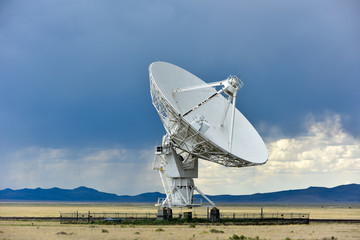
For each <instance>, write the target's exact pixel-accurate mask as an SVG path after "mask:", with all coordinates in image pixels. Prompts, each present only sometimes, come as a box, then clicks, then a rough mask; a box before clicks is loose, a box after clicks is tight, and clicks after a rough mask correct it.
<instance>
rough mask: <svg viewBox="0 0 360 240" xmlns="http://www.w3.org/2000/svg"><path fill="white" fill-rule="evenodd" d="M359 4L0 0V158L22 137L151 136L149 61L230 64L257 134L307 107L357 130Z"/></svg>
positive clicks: (138, 143)
mask: <svg viewBox="0 0 360 240" xmlns="http://www.w3.org/2000/svg"><path fill="white" fill-rule="evenodd" d="M359 10H360V5H359V3H358V1H315V2H314V1H291V2H290V1H167V0H166V1H165V0H159V1H101V2H100V1H1V3H0V153H2V155H1V154H0V155H1V156H2V157H1V159H0V161H1V162H3V163H5V162H6V161H7V160H6V159H7V158H6V157H4V156H6V155H7V154H10V155H11V156H12V159H15V157H14V156H15V155H16V154H15V155H14V153H16V152H19V151H22V149H29V148H31V147H35V149H42V148H45V149H68V148H74V149H76V148H79V149H83V148H88V147H90V148H91V147H94V148H96V149H97V148H104V149H112V148H116V147H117V146H121V147H122V148H133V149H134V148H135V149H149V148H151V147H152V146H153V145H156V144H159V143H160V141H161V137H162V135H163V134H164V133H165V131H164V129H163V127H162V125H161V122H160V120H159V117H158V116H157V114H156V111H155V110H154V109H153V107H152V105H151V99H150V94H149V84H148V69H147V68H148V66H149V64H150V63H151V62H153V61H157V60H162V61H169V62H171V63H174V64H176V65H179V66H181V67H183V68H185V69H187V70H189V71H190V72H193V73H194V74H195V75H197V76H199V77H200V78H202V79H204V80H205V81H207V82H211V81H218V80H221V79H224V78H226V77H227V76H228V75H229V74H238V75H240V77H242V79H243V80H244V82H245V86H244V88H243V89H241V91H240V92H239V97H238V103H237V106H238V108H239V110H240V111H242V112H243V113H244V115H245V116H246V117H247V118H248V119H249V120H250V122H252V123H253V124H254V125H255V126H256V127H257V128H258V129H259V130H260V131H261V134H262V135H263V136H265V137H275V138H276V137H278V136H275V135H279V136H280V135H281V136H286V137H296V136H298V135H299V134H301V133H304V132H305V133H306V132H307V130H306V128H304V127H303V126H304V124H303V123H302V122H303V121H305V119H306V116H308V114H313V115H314V116H320V118H321V116H323V115H324V114H325V115H326V114H327V113H328V112H330V113H333V114H338V115H339V116H341V119H342V126H343V127H344V131H346V132H349V133H350V134H351V136H355V137H357V136H359V134H360V125H359V124H360V108H359V102H360V94H359V93H358V91H359V89H360V83H359V76H360V28H359V22H360V15H359ZM74 151H75V150H74ZM75 152H76V151H75ZM20 160H21V159H20ZM20 160H19V161H20ZM35 160H36V159H35ZM35 160H34V161H35ZM14 161H15V160H14ZM24 161H25V160H24ZM134 161H137V160H136V159H134ZM35 162H36V161H35ZM4 181H5V180H4Z"/></svg>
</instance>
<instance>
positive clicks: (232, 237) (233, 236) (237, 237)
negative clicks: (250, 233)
mask: <svg viewBox="0 0 360 240" xmlns="http://www.w3.org/2000/svg"><path fill="white" fill-rule="evenodd" d="M229 239H230V240H235V239H240V237H239V236H238V235H236V234H233V235H232V236H231V237H229Z"/></svg>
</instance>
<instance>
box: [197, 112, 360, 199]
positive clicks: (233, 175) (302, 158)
mask: <svg viewBox="0 0 360 240" xmlns="http://www.w3.org/2000/svg"><path fill="white" fill-rule="evenodd" d="M264 126H266V124H264ZM305 126H306V132H305V133H304V134H301V135H300V136H297V137H294V138H281V139H277V140H273V141H271V142H269V143H267V148H268V151H269V160H268V162H267V163H266V164H265V165H263V166H258V167H251V168H243V169H234V168H226V167H222V166H220V165H216V164H213V163H210V162H206V161H203V162H202V163H201V168H200V178H199V179H198V180H197V183H198V184H199V187H200V188H203V189H204V191H205V189H206V190H207V191H205V192H207V193H211V194H218V193H232V194H245V193H255V192H269V191H279V190H284V189H296V188H306V187H309V186H314V185H317V186H327V187H333V186H336V185H340V184H347V183H353V182H356V183H359V182H360V139H357V138H355V137H354V136H352V135H351V134H349V133H347V132H345V131H344V129H343V127H342V124H341V117H340V115H337V114H326V115H325V116H323V117H322V119H320V120H317V119H316V117H315V116H313V115H309V116H308V117H307V118H306V121H305Z"/></svg>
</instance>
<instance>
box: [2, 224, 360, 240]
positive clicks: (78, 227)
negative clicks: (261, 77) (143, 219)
mask: <svg viewBox="0 0 360 240" xmlns="http://www.w3.org/2000/svg"><path fill="white" fill-rule="evenodd" d="M212 229H215V230H217V231H219V232H217V233H215V232H214V230H212ZM234 234H236V235H237V236H239V237H240V238H241V236H244V237H246V238H248V239H339V240H340V239H354V240H359V239H360V224H323V223H322V224H320V223H317V224H309V225H275V226H271V225H270V226H269V225H268V226H223V225H196V227H195V228H193V227H190V225H180V226H132V225H125V226H124V225H87V224H75V225H71V224H60V223H58V222H27V221H0V239H154V240H155V239H156V240H158V239H229V238H230V237H232V236H234ZM243 239H245V238H243Z"/></svg>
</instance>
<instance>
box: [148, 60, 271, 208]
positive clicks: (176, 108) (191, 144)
mask: <svg viewBox="0 0 360 240" xmlns="http://www.w3.org/2000/svg"><path fill="white" fill-rule="evenodd" d="M149 76H150V92H151V97H152V102H153V105H154V107H155V108H156V110H157V112H158V114H159V116H160V118H161V120H162V122H163V125H164V127H165V130H166V135H165V136H164V137H163V141H162V146H160V147H157V149H156V152H155V156H156V158H155V161H154V169H156V170H159V172H160V176H161V179H162V182H163V185H164V188H165V191H166V192H167V198H166V199H165V200H163V201H160V202H159V203H158V204H159V205H161V206H168V207H173V206H175V207H177V206H188V207H192V206H198V205H199V204H196V203H195V202H194V199H193V191H194V190H196V191H198V192H199V193H200V194H201V195H203V194H202V193H201V192H200V190H199V189H197V188H196V187H195V185H194V184H193V180H192V178H197V173H198V159H204V160H208V161H211V162H214V163H218V164H221V165H224V166H226V167H247V166H256V165H261V164H264V163H266V161H267V159H268V153H267V150H266V146H265V144H264V142H263V140H262V139H261V137H260V135H259V134H258V132H257V131H256V130H255V128H254V127H253V126H252V125H251V124H250V122H249V121H248V120H247V119H246V118H245V117H244V115H243V114H242V113H241V112H240V111H239V110H237V109H236V107H235V103H236V96H237V91H238V90H239V89H240V88H241V87H242V86H243V82H242V81H241V80H240V79H239V78H238V77H236V76H229V77H228V78H227V79H225V80H222V81H219V82H214V83H206V82H204V81H202V80H201V79H200V78H198V77H196V76H195V75H193V74H192V73H190V72H188V71H186V70H184V69H182V68H180V67H177V66H175V65H173V64H170V63H166V62H154V63H152V64H151V65H150V67H149ZM216 87H217V88H218V89H216ZM164 176H165V177H166V178H168V179H169V181H167V182H169V183H170V184H165V182H166V181H164ZM166 185H167V186H166ZM184 189H188V190H184ZM203 197H204V198H205V199H206V200H208V201H209V203H210V204H211V205H213V206H214V204H213V203H212V202H211V201H210V200H209V199H208V198H206V196H205V195H203ZM200 205H201V204H200Z"/></svg>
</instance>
